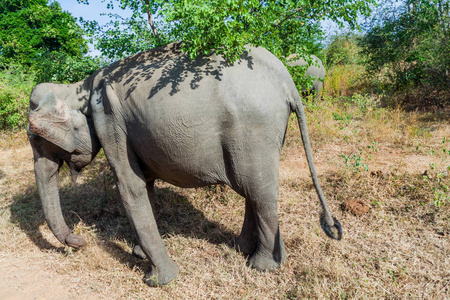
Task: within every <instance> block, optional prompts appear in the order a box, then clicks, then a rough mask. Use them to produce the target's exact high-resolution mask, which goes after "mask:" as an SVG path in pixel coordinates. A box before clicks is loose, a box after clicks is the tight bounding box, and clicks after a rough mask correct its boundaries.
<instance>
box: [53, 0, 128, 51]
mask: <svg viewBox="0 0 450 300" xmlns="http://www.w3.org/2000/svg"><path fill="white" fill-rule="evenodd" d="M56 2H58V3H59V4H60V5H61V8H62V9H63V10H64V11H67V12H69V13H70V14H71V15H72V16H74V17H75V18H77V19H78V18H80V17H82V18H83V19H85V20H90V21H93V20H95V21H97V22H98V23H99V24H100V25H104V24H106V23H108V21H109V20H110V18H109V17H108V16H102V14H105V13H106V14H107V13H115V14H118V15H121V16H123V17H129V16H131V14H132V12H131V10H123V9H121V8H119V7H118V6H115V7H114V10H111V9H108V8H107V7H106V5H107V3H108V2H109V0H106V1H105V2H103V1H101V0H90V1H89V5H86V4H82V3H78V2H77V1H76V0H57V1H56ZM89 49H90V55H92V56H95V55H100V51H98V50H95V49H94V47H93V45H89Z"/></svg>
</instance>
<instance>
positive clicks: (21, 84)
mask: <svg viewBox="0 0 450 300" xmlns="http://www.w3.org/2000/svg"><path fill="white" fill-rule="evenodd" d="M33 86H34V76H33V75H32V74H31V75H30V74H27V73H25V72H24V69H23V68H22V67H21V66H20V65H10V66H8V67H6V68H4V69H3V71H2V72H0V129H1V130H3V129H11V128H12V129H15V128H24V127H25V126H26V123H27V117H26V114H27V112H28V102H29V101H28V100H29V95H30V93H31V90H32V88H33Z"/></svg>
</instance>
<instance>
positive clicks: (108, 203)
mask: <svg viewBox="0 0 450 300" xmlns="http://www.w3.org/2000/svg"><path fill="white" fill-rule="evenodd" d="M94 171H95V172H94ZM61 173H62V174H61V175H62V176H61V177H62V178H63V179H62V180H61V181H62V182H61V183H60V197H61V208H62V211H63V214H64V217H65V220H66V222H67V224H68V226H69V228H74V227H76V226H77V225H78V226H79V224H80V221H81V222H82V224H81V226H83V227H85V228H90V229H88V230H93V231H95V235H96V236H97V237H98V238H99V239H100V240H101V243H99V244H100V245H102V247H103V248H104V249H105V250H106V251H108V252H109V253H110V254H111V255H112V256H114V257H115V258H116V259H118V260H119V261H121V262H122V263H124V264H126V265H132V266H134V265H136V264H138V261H137V260H136V259H135V258H133V257H132V256H131V254H129V253H127V252H126V251H125V250H123V249H122V248H120V247H117V245H116V244H115V243H114V240H124V241H126V242H127V244H129V245H134V244H136V236H135V234H134V232H133V230H132V228H131V226H130V223H129V221H128V219H127V217H126V215H125V211H124V209H123V207H122V205H121V203H120V199H119V195H118V192H117V191H116V185H115V178H114V176H113V174H112V172H111V171H110V169H109V166H107V164H106V163H100V164H99V163H97V164H95V163H94V166H93V167H92V169H91V170H90V171H88V172H87V173H88V174H87V175H86V176H85V178H84V180H83V183H81V184H78V185H76V186H75V187H73V186H72V184H71V183H70V182H69V181H68V180H67V179H68V177H69V170H68V169H67V168H64V167H63V168H62V170H61ZM64 173H66V174H64ZM93 173H96V174H93ZM64 177H67V178H66V180H64ZM155 207H156V212H155V216H156V219H157V223H158V227H159V231H160V233H161V235H162V236H167V235H182V236H186V237H190V238H198V239H204V240H207V241H209V242H211V243H214V244H223V243H225V244H227V245H229V246H230V247H231V246H232V243H233V239H234V237H235V234H234V233H233V232H232V231H231V230H229V229H227V228H226V227H225V226H223V225H222V224H219V223H217V222H214V221H211V220H208V219H207V218H206V217H205V216H204V214H203V212H202V211H200V210H198V209H196V208H195V207H194V206H193V205H192V204H191V203H190V202H189V201H188V199H186V197H184V196H183V195H180V194H178V193H176V192H175V191H173V189H172V188H170V187H163V188H155ZM11 221H12V223H14V224H17V225H18V226H19V227H20V228H21V230H23V231H24V232H25V233H26V234H27V236H28V237H29V238H30V240H31V241H32V242H33V243H34V244H36V245H37V246H38V247H39V248H40V249H56V251H58V252H61V253H64V252H65V251H66V250H65V248H64V246H62V245H60V244H59V243H58V242H56V243H53V244H51V243H49V241H47V239H46V238H45V237H44V236H42V234H41V231H40V230H39V227H40V226H41V225H43V224H45V218H44V213H43V211H42V207H41V203H40V200H39V195H38V192H37V190H36V186H35V185H31V186H28V187H27V188H26V190H25V192H23V193H21V194H18V195H16V196H15V197H14V203H13V204H12V206H11ZM88 241H89V239H88ZM56 245H58V246H56ZM59 245H60V246H59Z"/></svg>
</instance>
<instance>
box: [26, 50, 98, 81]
mask: <svg viewBox="0 0 450 300" xmlns="http://www.w3.org/2000/svg"><path fill="white" fill-rule="evenodd" d="M101 65H102V63H101V61H100V60H99V59H98V58H92V57H89V56H84V57H81V58H75V57H73V56H70V55H67V54H66V53H58V52H50V53H47V54H43V55H41V56H40V59H39V60H37V61H36V63H35V65H34V66H33V68H34V69H35V70H36V83H40V82H59V83H73V82H77V81H80V80H82V79H85V78H86V77H88V76H89V75H91V74H92V73H94V72H95V71H96V70H98V69H99V68H100V66H101Z"/></svg>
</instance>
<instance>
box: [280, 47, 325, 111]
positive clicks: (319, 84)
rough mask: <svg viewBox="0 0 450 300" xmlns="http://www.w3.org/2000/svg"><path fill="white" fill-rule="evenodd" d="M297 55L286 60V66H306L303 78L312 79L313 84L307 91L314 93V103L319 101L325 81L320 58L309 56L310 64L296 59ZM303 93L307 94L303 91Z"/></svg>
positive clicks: (301, 59)
mask: <svg viewBox="0 0 450 300" xmlns="http://www.w3.org/2000/svg"><path fill="white" fill-rule="evenodd" d="M296 56H297V54H292V55H290V56H288V58H287V65H288V66H290V67H294V66H305V65H306V66H308V68H307V69H306V72H305V78H307V77H308V76H311V77H314V81H313V84H312V86H311V88H310V89H309V91H314V92H315V94H316V99H315V102H316V103H317V101H319V100H320V97H321V91H322V88H323V81H324V79H325V67H324V66H323V64H322V61H321V60H320V58H318V57H317V56H315V55H311V56H310V58H311V63H309V62H307V61H305V60H304V59H303V58H299V59H296ZM303 92H308V90H307V89H304V90H303Z"/></svg>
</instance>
